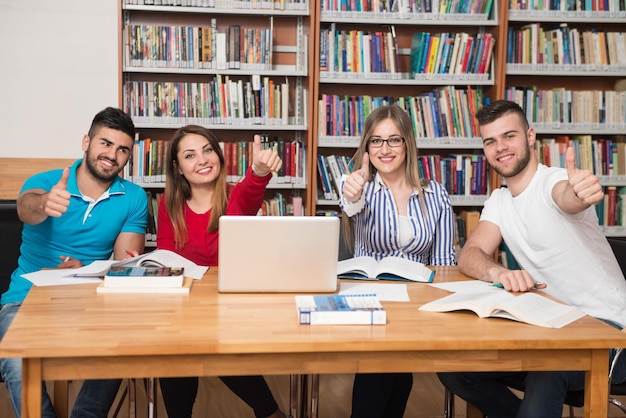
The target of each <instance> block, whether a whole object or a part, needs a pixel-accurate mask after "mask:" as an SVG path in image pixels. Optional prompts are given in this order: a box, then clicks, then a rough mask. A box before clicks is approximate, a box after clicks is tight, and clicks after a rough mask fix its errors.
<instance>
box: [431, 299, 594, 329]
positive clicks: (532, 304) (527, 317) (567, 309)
mask: <svg viewBox="0 0 626 418" xmlns="http://www.w3.org/2000/svg"><path fill="white" fill-rule="evenodd" d="M419 309H420V310H422V311H430V312H449V311H458V310H470V311H473V312H474V313H476V314H477V315H478V316H479V317H481V318H487V317H495V318H506V319H512V320H514V321H519V322H526V323H528V324H531V325H538V326H540V327H547V328H561V327H563V326H565V325H567V324H569V323H571V322H574V321H575V320H577V319H579V318H581V317H583V316H585V313H584V312H582V311H580V310H578V309H576V308H574V307H572V306H568V305H564V304H562V303H558V302H555V301H553V300H551V299H548V298H546V297H544V296H541V295H539V294H537V293H532V292H528V293H524V294H521V295H519V296H515V295H514V294H512V293H509V292H506V291H501V292H494V291H489V292H483V293H453V294H451V295H448V296H445V297H443V298H441V299H437V300H434V301H432V302H429V303H426V304H425V305H422V306H421V307H420V308H419Z"/></svg>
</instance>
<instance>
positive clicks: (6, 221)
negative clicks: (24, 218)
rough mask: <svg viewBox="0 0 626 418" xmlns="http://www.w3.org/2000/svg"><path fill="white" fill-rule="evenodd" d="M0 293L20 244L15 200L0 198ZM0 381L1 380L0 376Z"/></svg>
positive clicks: (4, 289) (8, 279)
mask: <svg viewBox="0 0 626 418" xmlns="http://www.w3.org/2000/svg"><path fill="white" fill-rule="evenodd" d="M0 237H1V239H0V254H1V256H0V257H1V258H0V294H2V293H4V292H5V291H6V290H7V289H8V288H9V282H10V281H11V273H13V270H15V268H16V267H17V258H18V257H19V255H20V245H22V222H21V221H20V219H19V218H18V217H17V204H16V202H15V200H0ZM0 382H3V380H2V377H1V376H0Z"/></svg>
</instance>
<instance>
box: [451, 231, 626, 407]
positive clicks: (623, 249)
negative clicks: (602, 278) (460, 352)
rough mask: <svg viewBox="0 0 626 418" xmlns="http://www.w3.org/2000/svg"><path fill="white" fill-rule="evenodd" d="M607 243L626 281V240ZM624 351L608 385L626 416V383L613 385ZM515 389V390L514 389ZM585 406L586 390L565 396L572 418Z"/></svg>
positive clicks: (619, 353) (610, 401) (611, 398)
mask: <svg viewBox="0 0 626 418" xmlns="http://www.w3.org/2000/svg"><path fill="white" fill-rule="evenodd" d="M607 241H608V242H609V244H610V245H611V249H612V250H613V253H614V254H615V258H616V259H617V262H618V263H619V266H620V268H621V269H622V273H623V274H624V277H625V279H626V240H623V239H618V238H607ZM622 352H623V349H622V348H620V349H619V350H618V352H617V355H616V356H615V358H614V359H613V362H612V364H611V366H610V369H609V376H608V383H609V385H610V387H609V403H611V404H613V405H615V406H617V407H618V408H619V409H620V410H621V411H622V412H624V414H626V405H625V404H624V403H623V402H621V401H620V400H619V399H617V398H615V396H626V383H619V384H611V380H612V377H613V368H614V366H615V364H616V363H617V360H618V358H619V357H620V356H621V355H622ZM625 355H626V354H625ZM514 389H515V388H514ZM584 404H585V391H584V390H572V391H569V392H568V393H567V395H566V396H565V405H568V406H569V414H570V418H574V416H575V415H574V408H580V407H582V406H584ZM443 416H444V418H454V394H453V393H452V392H450V391H449V390H448V389H447V388H446V389H445V394H444V412H443Z"/></svg>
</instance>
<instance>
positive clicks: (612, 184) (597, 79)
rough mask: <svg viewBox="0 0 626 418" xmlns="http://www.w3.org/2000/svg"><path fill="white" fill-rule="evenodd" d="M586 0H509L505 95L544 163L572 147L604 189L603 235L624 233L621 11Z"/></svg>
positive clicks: (625, 74) (600, 208)
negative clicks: (520, 113)
mask: <svg viewBox="0 0 626 418" xmlns="http://www.w3.org/2000/svg"><path fill="white" fill-rule="evenodd" d="M585 4H586V3H585V2H578V3H574V2H573V3H571V4H569V3H566V2H563V4H562V7H561V8H560V9H559V10H554V9H550V7H549V5H548V3H545V6H544V8H543V9H542V8H540V7H538V5H537V4H535V3H534V2H532V1H531V2H530V3H529V4H528V5H527V7H526V8H525V9H524V8H523V7H521V2H519V1H518V0H510V1H509V2H508V4H507V9H508V10H507V12H508V19H507V20H506V22H504V23H505V24H506V26H507V28H508V29H507V30H508V35H509V36H508V38H507V49H506V60H505V62H506V74H505V85H506V90H505V92H504V94H505V98H507V99H510V100H514V101H516V102H517V103H518V104H520V105H521V106H522V107H523V108H524V109H525V111H526V113H527V118H528V120H529V122H530V124H531V125H532V126H533V127H534V128H535V130H536V132H537V137H538V144H537V147H536V148H537V150H538V152H539V156H540V160H541V161H542V162H543V163H544V164H546V165H551V166H563V164H562V163H561V161H560V160H561V159H562V154H563V152H564V145H563V144H565V143H568V144H571V145H572V146H573V147H574V148H575V149H576V153H577V164H578V166H579V167H581V168H584V169H587V170H590V171H592V172H593V173H594V174H595V175H597V176H598V177H599V178H600V181H601V183H602V184H603V185H604V186H605V192H607V193H605V195H606V196H605V201H604V202H603V203H601V204H599V205H597V206H596V209H597V212H598V217H599V219H600V223H601V225H602V227H603V229H604V231H605V234H606V235H607V236H624V235H625V234H626V212H624V211H626V208H624V205H623V204H622V203H621V201H622V200H623V199H624V198H626V187H625V186H626V152H625V149H626V148H625V146H626V145H625V143H624V141H625V136H624V132H626V119H625V116H624V110H623V109H624V106H625V104H626V92H625V91H626V88H625V81H624V80H626V33H625V32H624V27H625V25H624V24H625V23H626V10H620V3H619V1H614V0H608V1H607V2H600V3H598V2H593V3H591V4H590V6H591V7H590V8H589V9H585ZM568 5H569V6H571V9H570V10H568V9H567V6H568ZM531 6H532V7H531ZM621 7H622V9H623V7H624V6H623V3H622V4H621ZM559 147H560V149H559ZM549 150H552V153H550V151H549ZM550 154H551V156H550ZM609 191H610V192H609ZM615 191H617V196H615ZM620 196H623V197H620ZM609 208H610V210H609ZM610 214H611V215H612V214H616V216H611V215H610Z"/></svg>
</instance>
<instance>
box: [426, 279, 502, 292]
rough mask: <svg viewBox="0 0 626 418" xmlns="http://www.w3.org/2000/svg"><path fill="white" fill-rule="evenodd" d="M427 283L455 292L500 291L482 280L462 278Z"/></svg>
mask: <svg viewBox="0 0 626 418" xmlns="http://www.w3.org/2000/svg"><path fill="white" fill-rule="evenodd" d="M428 285H429V286H433V287H437V288H439V289H443V290H447V291H449V292H457V293H477V292H485V291H486V290H487V291H488V290H489V289H491V290H493V291H494V292H499V291H502V289H499V288H497V287H493V286H492V285H491V283H488V282H484V281H482V280H462V281H460V282H444V283H429V284H428Z"/></svg>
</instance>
